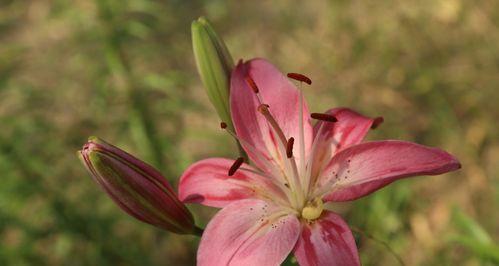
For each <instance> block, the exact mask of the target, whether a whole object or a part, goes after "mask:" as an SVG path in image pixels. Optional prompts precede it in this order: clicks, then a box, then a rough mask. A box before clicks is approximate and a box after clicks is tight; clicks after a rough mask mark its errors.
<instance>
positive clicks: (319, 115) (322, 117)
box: [310, 113, 338, 122]
mask: <svg viewBox="0 0 499 266" xmlns="http://www.w3.org/2000/svg"><path fill="white" fill-rule="evenodd" d="M310 117H312V118H313V119H317V120H321V121H326V122H337V121H338V119H336V117H335V116H334V115H330V114H323V113H311V114H310Z"/></svg>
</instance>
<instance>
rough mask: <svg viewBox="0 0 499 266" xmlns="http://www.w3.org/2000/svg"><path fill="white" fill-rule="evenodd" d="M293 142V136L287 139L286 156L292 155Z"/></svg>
mask: <svg viewBox="0 0 499 266" xmlns="http://www.w3.org/2000/svg"><path fill="white" fill-rule="evenodd" d="M294 143H295V138H293V137H291V138H289V139H288V143H287V145H286V156H288V158H291V157H293V144H294Z"/></svg>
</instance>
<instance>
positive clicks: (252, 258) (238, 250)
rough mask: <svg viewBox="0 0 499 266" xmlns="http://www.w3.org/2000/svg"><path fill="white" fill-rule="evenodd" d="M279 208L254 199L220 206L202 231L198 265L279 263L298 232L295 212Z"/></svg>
mask: <svg viewBox="0 0 499 266" xmlns="http://www.w3.org/2000/svg"><path fill="white" fill-rule="evenodd" d="M280 211H281V210H280V209H279V207H277V205H273V204H271V203H266V202H265V201H262V200H256V199H247V200H241V201H237V202H234V203H232V204H230V205H228V206H227V207H225V208H223V209H222V210H221V211H219V212H218V213H217V214H216V215H215V216H214V217H213V219H212V220H211V221H210V223H209V224H208V226H207V227H206V229H205V231H204V234H203V237H202V239H201V242H200V244H199V249H198V255H197V263H198V265H200V266H218V265H238V266H239V265H251V266H253V265H258V266H267V265H269V266H271V265H272V266H273V265H280V263H282V262H283V261H284V259H286V256H287V255H288V254H289V252H290V251H291V250H292V249H293V247H294V245H295V244H296V240H297V239H298V236H299V234H300V222H299V221H298V219H297V218H296V216H295V215H294V214H286V213H285V212H284V213H282V212H281V213H279V212H280Z"/></svg>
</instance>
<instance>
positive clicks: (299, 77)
mask: <svg viewBox="0 0 499 266" xmlns="http://www.w3.org/2000/svg"><path fill="white" fill-rule="evenodd" d="M288 78H290V79H294V80H298V81H301V82H305V83H307V84H308V85H311V84H312V80H311V79H310V78H308V77H307V76H305V75H303V74H299V73H288Z"/></svg>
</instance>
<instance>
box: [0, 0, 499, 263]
mask: <svg viewBox="0 0 499 266" xmlns="http://www.w3.org/2000/svg"><path fill="white" fill-rule="evenodd" d="M201 15H205V16H206V17H208V18H209V19H210V20H211V21H212V22H213V24H214V26H215V28H216V29H217V30H218V32H219V33H220V34H221V35H222V36H223V37H224V39H225V41H226V43H227V45H228V47H229V49H230V50H231V52H232V55H233V56H234V58H235V59H236V60H237V59H239V58H245V59H249V58H252V57H257V56H258V57H265V58H268V59H269V60H270V61H272V62H274V63H275V64H276V65H277V66H278V67H279V68H280V69H281V70H282V71H283V72H302V73H305V74H307V75H308V76H310V77H311V78H312V80H313V81H314V83H313V86H311V87H307V88H306V90H305V95H306V98H307V99H308V102H309V106H310V108H311V109H312V110H313V111H317V112H320V111H324V110H325V109H327V108H329V107H333V106H349V107H352V108H354V109H356V110H358V111H360V112H362V113H364V114H366V115H370V116H378V115H382V116H384V118H385V123H384V124H383V125H382V126H381V127H380V128H379V129H377V130H375V131H373V132H371V134H370V137H369V138H370V139H404V140H410V141H416V142H419V143H422V144H425V145H431V146H438V147H441V148H444V149H446V150H447V151H449V152H451V153H453V154H455V155H456V156H457V157H458V158H459V159H460V160H461V162H462V164H463V168H462V169H461V170H460V171H458V172H455V173H451V174H446V175H443V176H438V177H424V178H415V179H409V180H404V181H401V182H398V183H396V184H394V185H392V186H390V187H388V188H386V189H383V190H382V191H380V192H378V193H376V194H373V195H371V196H369V197H366V198H364V199H362V200H360V201H356V202H352V203H345V204H335V205H333V206H330V207H331V208H333V209H334V210H336V211H338V212H340V213H341V214H342V215H343V216H344V217H345V219H346V220H347V221H348V223H349V224H351V225H352V226H355V227H357V228H359V229H360V230H362V231H364V232H366V233H367V234H370V235H372V236H373V237H375V238H377V239H379V240H381V241H385V242H386V243H388V244H389V245H390V247H391V248H392V249H393V250H394V251H395V252H396V253H398V254H399V255H400V257H402V259H403V260H404V262H405V263H406V264H407V265H497V264H499V245H498V241H499V223H498V221H499V213H498V208H499V204H498V203H499V190H498V187H499V179H498V173H499V139H498V136H499V123H498V119H499V28H498V27H499V2H498V1H494V0H481V1H472V0H469V1H460V0H438V1H434V0H424V1H415V0H414V1H403V2H402V1H389V0H386V1H322V0H321V1H230V2H229V1H218V0H214V1H181V0H177V1H146V0H133V1H132V0H102V1H97V0H96V1H89V0H76V1H62V0H53V1H48V0H27V1H9V0H1V1H0V127H1V130H0V265H193V264H194V259H195V254H196V243H197V241H198V239H197V238H195V237H190V236H176V235H173V234H169V233H166V232H163V231H160V230H158V229H155V228H153V227H151V226H149V225H145V224H141V223H139V222H137V221H135V220H134V219H132V218H130V217H129V216H127V215H125V214H124V213H123V212H121V210H119V209H118V208H117V207H116V206H115V205H114V204H113V203H112V202H111V200H110V199H109V198H108V197H107V195H105V194H104V193H103V192H101V191H100V189H99V188H98V187H97V186H96V185H95V184H94V183H93V182H92V180H91V178H90V177H89V176H88V174H87V173H86V172H85V169H84V168H83V167H82V166H81V165H80V162H79V161H78V159H77V157H76V156H75V151H76V150H78V149H79V148H80V147H81V145H82V144H83V143H84V142H85V141H86V138H87V137H88V136H89V135H97V136H99V137H101V138H103V139H105V140H108V141H110V142H112V143H114V144H116V145H118V146H120V147H122V148H123V149H125V150H127V151H130V152H131V153H133V154H136V155H137V156H138V157H140V158H142V159H143V160H145V161H147V162H149V163H151V164H152V165H154V166H156V167H158V168H159V169H161V171H162V172H163V173H164V174H165V176H167V177H168V178H169V179H170V181H171V182H172V183H174V184H176V182H177V179H178V177H179V176H180V174H181V173H182V171H183V170H184V169H185V168H186V167H187V166H188V165H189V164H190V163H192V162H194V161H196V160H199V159H202V158H206V157H213V156H226V157H231V158H234V157H235V156H236V154H237V149H236V147H235V145H232V144H233V142H232V141H231V140H230V139H229V137H228V136H227V135H225V134H224V133H223V132H221V131H220V130H219V126H218V125H219V124H218V123H219V119H218V118H217V116H216V113H215V112H214V108H213V107H212V106H211V105H210V104H209V101H208V99H207V96H206V95H205V93H204V89H203V88H202V85H201V81H200V79H199V77H198V75H197V72H196V68H195V64H194V57H193V54H192V49H191V39H190V23H191V21H192V20H193V19H196V18H197V17H198V16H201ZM227 143H230V145H227ZM191 207H192V210H193V212H195V214H196V216H197V217H198V223H199V224H201V225H204V224H205V223H206V222H207V221H208V219H209V217H210V216H211V215H213V213H214V211H215V210H214V209H208V208H199V207H196V206H191ZM355 236H356V238H357V243H358V246H359V249H360V253H361V258H362V262H363V263H364V264H365V265H397V260H396V259H395V258H394V256H392V255H391V254H390V252H389V251H388V249H387V248H386V247H385V246H383V245H382V244H381V243H380V242H379V241H373V240H372V239H370V238H368V237H366V236H363V235H362V234H358V233H355Z"/></svg>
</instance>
